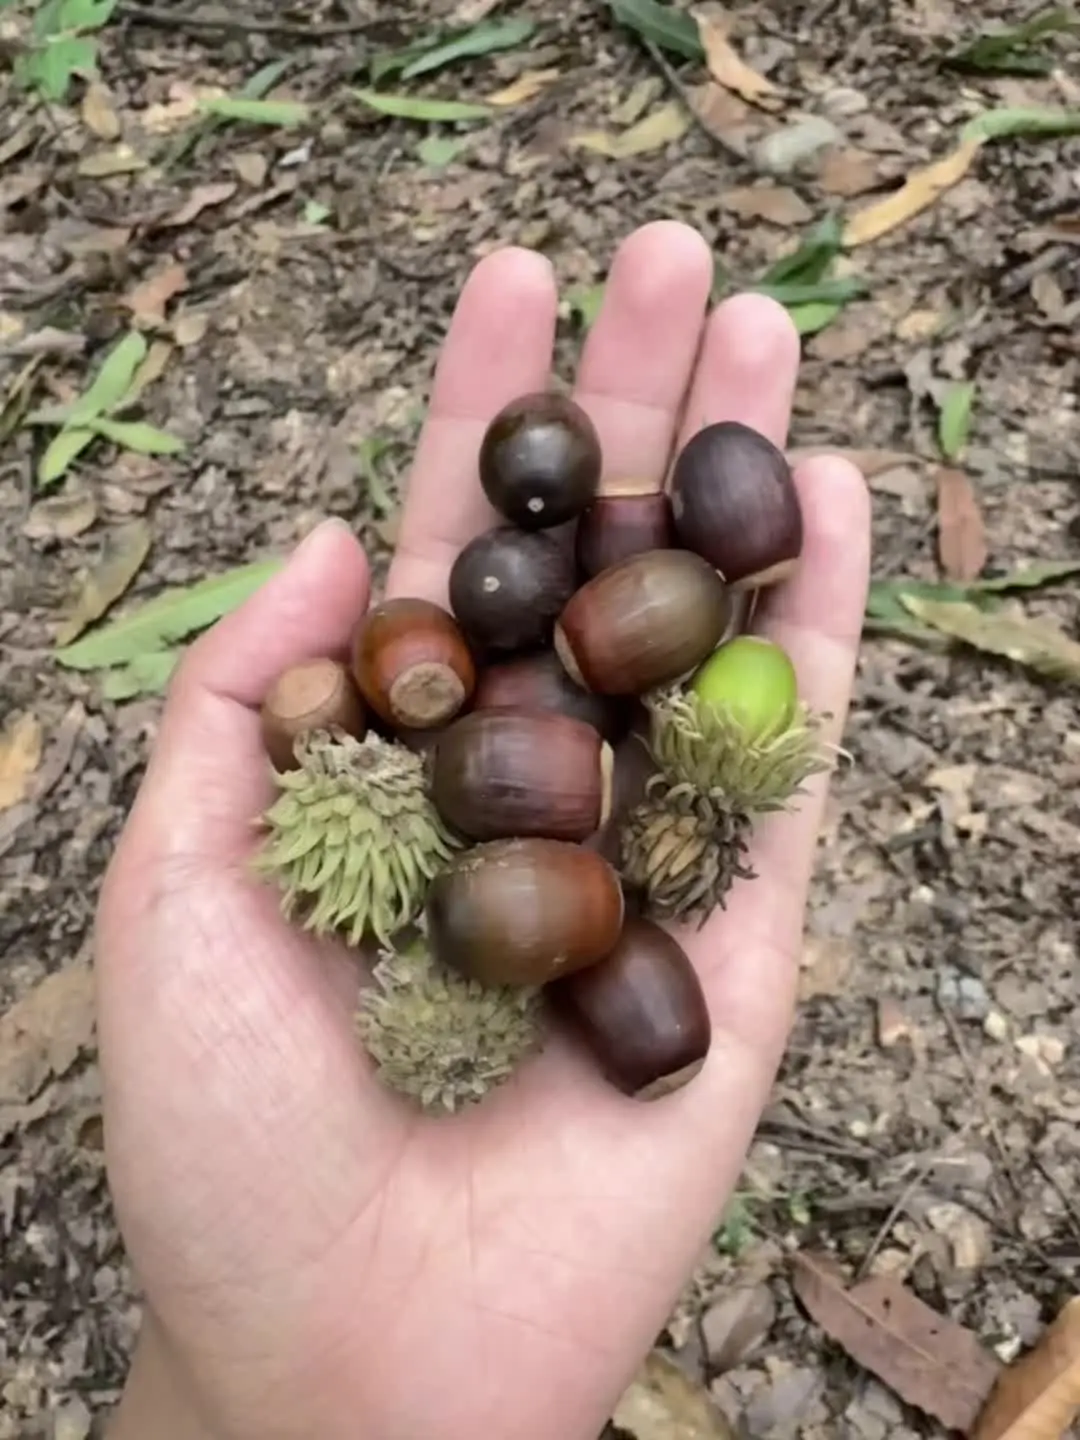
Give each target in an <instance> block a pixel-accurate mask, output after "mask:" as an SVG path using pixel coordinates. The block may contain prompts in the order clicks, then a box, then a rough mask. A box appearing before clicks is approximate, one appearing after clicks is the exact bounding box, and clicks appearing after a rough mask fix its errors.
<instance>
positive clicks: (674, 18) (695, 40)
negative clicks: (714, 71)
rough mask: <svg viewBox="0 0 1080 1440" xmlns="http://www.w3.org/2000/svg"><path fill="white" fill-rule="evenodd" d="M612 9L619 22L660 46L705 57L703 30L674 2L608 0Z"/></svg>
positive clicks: (678, 53) (664, 48)
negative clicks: (701, 31)
mask: <svg viewBox="0 0 1080 1440" xmlns="http://www.w3.org/2000/svg"><path fill="white" fill-rule="evenodd" d="M608 4H609V6H610V7H611V13H612V15H613V16H614V17H615V19H616V20H617V21H618V22H619V24H620V25H625V26H627V28H628V29H630V30H635V31H637V33H638V34H639V35H640V36H641V37H642V39H644V40H648V41H650V42H651V43H652V44H653V45H656V46H658V47H659V48H660V49H661V50H670V51H671V52H672V54H675V55H682V56H684V57H685V58H686V59H687V60H701V59H703V58H704V53H705V52H704V48H703V45H702V41H701V34H700V31H699V29H698V26H697V25H696V24H695V22H694V20H693V19H692V18H691V17H690V16H689V15H687V14H685V13H684V12H683V11H682V10H676V9H675V7H674V5H667V4H660V3H659V0H608Z"/></svg>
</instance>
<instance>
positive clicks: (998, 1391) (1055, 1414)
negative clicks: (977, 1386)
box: [969, 1296, 1080, 1440]
mask: <svg viewBox="0 0 1080 1440" xmlns="http://www.w3.org/2000/svg"><path fill="white" fill-rule="evenodd" d="M1078 1416H1080V1296H1076V1297H1074V1298H1073V1299H1071V1300H1070V1301H1068V1303H1067V1304H1065V1305H1064V1306H1063V1307H1062V1309H1061V1310H1060V1311H1059V1312H1058V1315H1057V1318H1056V1319H1055V1320H1054V1322H1053V1324H1052V1325H1050V1326H1049V1327H1048V1328H1047V1329H1046V1330H1045V1331H1044V1333H1043V1334H1042V1336H1041V1337H1040V1338H1039V1341H1038V1343H1037V1344H1036V1345H1035V1347H1034V1348H1033V1349H1032V1350H1030V1351H1028V1353H1027V1354H1026V1355H1024V1356H1022V1357H1021V1359H1020V1360H1018V1361H1016V1363H1015V1364H1013V1365H1011V1366H1010V1367H1009V1368H1008V1369H1007V1370H1004V1371H1003V1372H1002V1373H1001V1375H1000V1376H999V1377H998V1381H997V1384H996V1386H995V1387H994V1390H993V1391H992V1392H991V1395H990V1398H989V1400H988V1401H987V1403H986V1407H985V1409H983V1411H982V1412H981V1413H980V1415H979V1417H978V1421H977V1423H976V1424H975V1426H974V1428H973V1429H972V1430H971V1432H970V1437H969V1440H1063V1437H1064V1436H1065V1434H1066V1432H1067V1431H1068V1429H1069V1427H1070V1426H1071V1425H1072V1423H1073V1421H1074V1420H1076V1419H1077V1417H1078Z"/></svg>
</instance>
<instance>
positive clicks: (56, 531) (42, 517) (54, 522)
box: [22, 485, 97, 540]
mask: <svg viewBox="0 0 1080 1440" xmlns="http://www.w3.org/2000/svg"><path fill="white" fill-rule="evenodd" d="M96 519H97V501H96V500H95V499H94V496H93V494H92V493H91V491H89V490H78V489H76V488H74V487H73V486H71V485H68V486H67V487H66V488H65V489H64V490H62V491H61V492H60V494H59V495H48V496H46V498H45V499H44V500H39V501H38V502H37V504H36V505H35V506H34V508H33V509H32V510H31V511H30V514H29V515H28V516H27V517H26V524H25V525H24V526H23V531H22V533H23V534H24V535H25V536H26V537H27V539H28V540H74V538H75V536H76V535H81V534H82V533H83V531H84V530H89V529H90V526H91V525H93V523H94V521H95V520H96Z"/></svg>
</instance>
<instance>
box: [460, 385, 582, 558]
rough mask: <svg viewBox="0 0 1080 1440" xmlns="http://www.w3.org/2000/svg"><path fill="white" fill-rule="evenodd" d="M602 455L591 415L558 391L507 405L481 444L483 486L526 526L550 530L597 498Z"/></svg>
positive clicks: (509, 517) (497, 506)
mask: <svg viewBox="0 0 1080 1440" xmlns="http://www.w3.org/2000/svg"><path fill="white" fill-rule="evenodd" d="M601 464H602V456H601V451H600V437H599V435H598V434H597V431H596V426H595V425H594V424H593V422H592V420H591V419H590V418H589V416H588V414H587V413H586V412H585V411H584V410H583V409H582V408H581V406H580V405H578V404H577V403H576V402H575V401H573V400H571V399H570V398H569V397H568V396H566V395H561V394H558V393H556V392H555V391H539V392H536V393H532V394H528V395H522V396H520V397H519V398H518V399H516V400H512V401H511V402H510V403H509V404H508V405H505V406H504V407H503V409H502V410H500V411H499V413H498V414H497V415H496V416H495V418H494V419H493V420H492V421H491V424H490V425H489V426H488V428H487V431H486V433H485V435H484V438H483V441H482V443H481V446H480V460H479V468H480V484H481V485H482V486H483V489H484V493H485V495H486V496H487V498H488V500H489V501H490V503H491V504H492V505H493V506H494V507H495V509H496V510H498V511H499V513H500V514H501V515H504V516H505V517H506V519H507V520H509V521H510V522H511V523H512V524H514V525H517V526H519V527H520V528H521V529H522V530H547V529H550V528H551V527H552V526H555V525H561V524H563V523H565V522H566V521H568V520H572V519H574V518H575V517H576V516H577V515H580V513H581V511H582V510H584V508H585V506H586V505H588V504H589V503H590V501H591V500H593V499H594V498H595V496H596V492H597V488H598V486H599V483H600V470H601Z"/></svg>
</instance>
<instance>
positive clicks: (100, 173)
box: [78, 145, 147, 180]
mask: <svg viewBox="0 0 1080 1440" xmlns="http://www.w3.org/2000/svg"><path fill="white" fill-rule="evenodd" d="M146 164H147V162H146V161H145V160H144V159H143V157H142V156H141V155H138V154H136V152H135V151H134V150H133V149H132V148H131V146H130V145H116V146H114V148H113V149H112V150H97V151H95V152H94V153H93V154H92V155H86V156H84V157H83V159H82V160H80V161H79V167H78V168H79V174H80V175H85V176H86V177H87V179H90V180H107V179H108V178H109V176H110V175H134V174H135V173H136V171H138V170H145V169H146Z"/></svg>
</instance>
